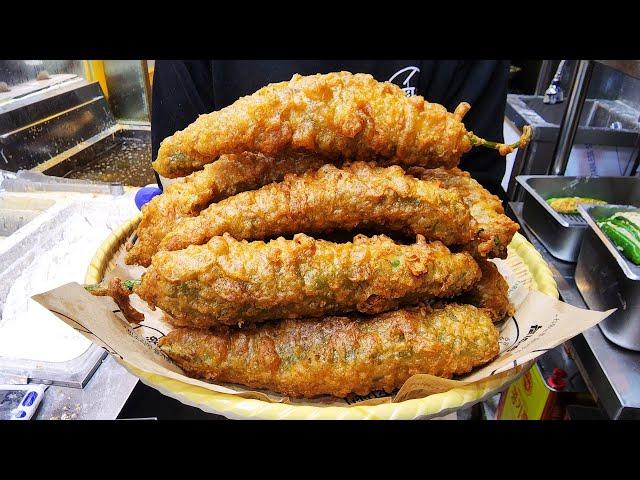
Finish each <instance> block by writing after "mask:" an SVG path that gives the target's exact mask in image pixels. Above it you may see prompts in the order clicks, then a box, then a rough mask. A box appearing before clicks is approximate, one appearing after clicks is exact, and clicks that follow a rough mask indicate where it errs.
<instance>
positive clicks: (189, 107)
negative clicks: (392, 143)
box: [151, 60, 509, 200]
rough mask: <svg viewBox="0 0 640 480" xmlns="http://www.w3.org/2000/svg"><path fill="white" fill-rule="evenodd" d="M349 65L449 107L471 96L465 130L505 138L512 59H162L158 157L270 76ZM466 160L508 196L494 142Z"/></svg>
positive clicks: (155, 114)
mask: <svg viewBox="0 0 640 480" xmlns="http://www.w3.org/2000/svg"><path fill="white" fill-rule="evenodd" d="M343 70H346V71H349V72H351V73H369V74H371V75H373V77H374V78H375V79H376V80H379V81H390V82H393V83H395V84H396V85H398V86H399V87H400V88H402V89H403V90H404V92H405V93H406V94H407V95H421V96H423V97H424V99H425V100H427V101H428V102H433V103H439V104H441V105H444V106H445V107H446V108H447V110H449V111H450V112H453V110H454V109H455V108H456V106H457V105H458V104H459V103H460V102H468V103H470V104H471V110H470V111H469V113H468V114H467V115H466V116H465V118H464V124H465V126H466V128H467V130H468V131H473V132H474V133H475V134H476V135H478V136H480V137H482V138H487V139H491V140H494V141H497V142H503V141H504V139H503V133H502V132H503V130H502V128H503V127H502V123H503V118H504V110H505V104H506V99H507V80H508V75H509V62H508V61H502V60H488V61H478V60H470V61H466V60H462V61H457V60H444V61H433V60H277V61H270V60H215V61H209V60H190V61H186V60H184V61H183V60H157V61H156V63H155V72H154V77H153V90H152V103H153V108H152V116H151V141H152V157H153V158H154V159H155V158H156V156H157V154H158V148H159V147H160V142H162V140H163V139H164V138H166V137H168V136H170V135H173V133H174V132H176V131H178V130H182V129H184V128H185V127H187V126H188V125H189V124H191V123H192V122H193V121H195V120H196V118H198V115H201V114H204V113H209V112H212V111H214V110H220V109H221V108H224V107H226V106H228V105H230V104H232V103H233V102H235V101H236V100H237V99H238V98H240V97H242V96H245V95H250V94H252V93H254V92H255V91H256V90H258V89H260V88H262V87H264V86H265V85H267V84H269V83H274V82H281V81H286V80H290V79H291V77H292V76H293V75H294V74H295V73H299V74H300V75H313V74H316V73H329V72H335V71H343ZM460 168H462V169H463V170H467V171H469V172H470V173H471V175H472V176H473V177H474V178H475V179H476V180H478V181H479V182H480V183H481V184H482V185H483V186H484V187H485V188H487V189H488V190H489V191H490V192H491V193H493V194H496V195H498V196H500V197H501V198H502V199H503V200H504V199H505V198H506V197H505V194H504V190H503V189H502V187H501V185H500V182H501V181H502V177H503V176H504V172H505V159H504V157H501V156H500V155H499V154H498V152H496V151H495V150H490V149H485V148H475V149H472V150H471V151H470V152H468V153H466V154H465V155H464V156H463V157H462V161H461V163H460ZM158 182H159V183H160V180H159V179H158Z"/></svg>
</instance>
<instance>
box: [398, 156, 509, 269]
mask: <svg viewBox="0 0 640 480" xmlns="http://www.w3.org/2000/svg"><path fill="white" fill-rule="evenodd" d="M409 171H410V173H412V174H414V175H416V176H417V177H419V178H422V179H423V180H428V181H435V182H439V183H440V185H441V186H442V187H443V188H447V189H450V190H451V192H455V193H457V194H458V195H460V197H462V198H464V201H465V202H466V204H467V205H468V207H469V209H470V210H471V215H472V216H473V218H474V219H475V220H476V222H477V223H478V230H479V233H478V237H477V239H476V240H474V241H473V242H471V243H470V244H469V245H467V246H466V247H465V248H466V249H467V250H469V251H470V252H473V253H474V255H476V256H479V257H486V258H506V257H507V246H508V245H509V243H511V239H512V238H513V236H514V235H515V233H516V232H517V231H518V230H519V228H520V227H519V226H518V224H517V223H515V222H514V221H512V220H511V219H510V218H509V217H507V216H506V215H505V214H504V208H503V207H502V202H501V201H500V199H499V198H498V197H497V196H496V195H492V194H491V193H489V191H487V190H486V189H485V188H484V187H483V186H482V185H480V184H479V183H478V182H477V181H475V180H474V179H473V178H471V175H470V174H469V173H468V172H465V171H463V170H460V169H459V168H452V169H450V170H445V169H444V168H435V169H429V170H427V169H423V168H412V169H410V170H409Z"/></svg>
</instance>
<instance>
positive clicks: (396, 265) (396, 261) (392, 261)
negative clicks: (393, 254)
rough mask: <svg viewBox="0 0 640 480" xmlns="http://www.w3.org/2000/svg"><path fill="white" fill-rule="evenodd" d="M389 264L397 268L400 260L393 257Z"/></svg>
mask: <svg viewBox="0 0 640 480" xmlns="http://www.w3.org/2000/svg"><path fill="white" fill-rule="evenodd" d="M391 266H392V267H393V268H398V267H399V266H400V260H398V259H397V258H394V259H393V260H391Z"/></svg>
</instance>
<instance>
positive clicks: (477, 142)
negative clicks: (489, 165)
mask: <svg viewBox="0 0 640 480" xmlns="http://www.w3.org/2000/svg"><path fill="white" fill-rule="evenodd" d="M532 132H533V130H532V129H531V126H530V125H525V126H524V128H523V129H522V135H521V136H520V138H519V139H518V141H516V142H514V143H512V144H511V145H508V144H506V143H498V142H492V141H490V140H485V139H484V138H480V137H478V136H477V135H474V133H473V132H469V133H468V136H469V140H470V141H471V145H473V146H474V147H478V146H480V147H486V148H492V149H494V150H498V152H500V155H502V156H505V155H508V154H509V153H511V152H513V151H514V150H515V149H516V148H524V147H526V146H527V145H528V144H529V142H530V141H531V134H532Z"/></svg>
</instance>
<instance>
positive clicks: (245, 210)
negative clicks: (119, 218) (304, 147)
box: [158, 162, 478, 250]
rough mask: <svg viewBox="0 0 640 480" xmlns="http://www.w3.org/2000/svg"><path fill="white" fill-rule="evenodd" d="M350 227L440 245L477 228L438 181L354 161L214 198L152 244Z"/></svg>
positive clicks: (461, 240) (173, 245) (167, 246)
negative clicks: (418, 237) (397, 233)
mask: <svg viewBox="0 0 640 480" xmlns="http://www.w3.org/2000/svg"><path fill="white" fill-rule="evenodd" d="M356 227H359V228H370V229H372V230H375V231H376V232H379V233H389V232H392V231H401V232H404V233H406V234H408V235H411V236H415V235H424V236H425V237H426V238H427V239H429V240H440V241H441V242H443V243H444V244H445V245H452V244H465V243H468V242H471V241H472V239H473V238H474V236H475V234H476V232H477V230H478V225H477V223H476V222H475V220H474V219H473V217H472V216H471V213H470V211H469V207H468V206H467V205H466V204H465V200H463V199H462V198H461V197H460V195H459V194H458V193H457V192H455V191H452V190H448V189H447V188H446V187H441V186H440V182H439V181H423V180H419V179H417V178H415V177H413V176H411V175H407V174H406V173H405V172H404V170H402V168H400V167H398V166H392V167H387V168H383V167H377V166H375V165H373V164H367V163H364V162H356V163H353V164H351V165H345V166H343V167H342V168H336V167H335V166H333V165H324V166H323V167H321V168H320V169H319V170H317V171H312V172H306V173H304V174H302V175H289V176H287V177H286V178H285V180H284V181H283V182H280V183H274V184H271V185H266V186H264V187H262V188H261V189H259V190H255V191H251V192H242V193H239V194H238V195H235V196H234V197H231V198H227V199H226V200H223V201H221V202H218V203H214V204H212V205H210V206H209V207H208V208H206V209H205V210H203V211H202V212H201V213H200V215H199V216H197V217H191V218H183V219H181V220H180V221H178V223H177V224H176V227H175V228H174V229H173V230H172V231H171V232H169V233H168V234H167V235H166V236H165V237H164V239H163V240H162V242H161V243H160V246H159V248H158V249H159V250H179V249H182V248H186V247H187V246H189V245H201V244H203V243H205V242H207V241H208V240H209V239H210V238H212V237H214V236H217V235H222V234H223V233H225V232H227V233H229V234H231V235H233V236H234V237H235V238H237V239H242V240H261V239H265V238H269V237H275V236H277V235H287V234H294V233H298V232H304V233H308V234H314V233H315V234H317V233H324V232H330V231H332V230H353V229H355V228H356Z"/></svg>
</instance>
